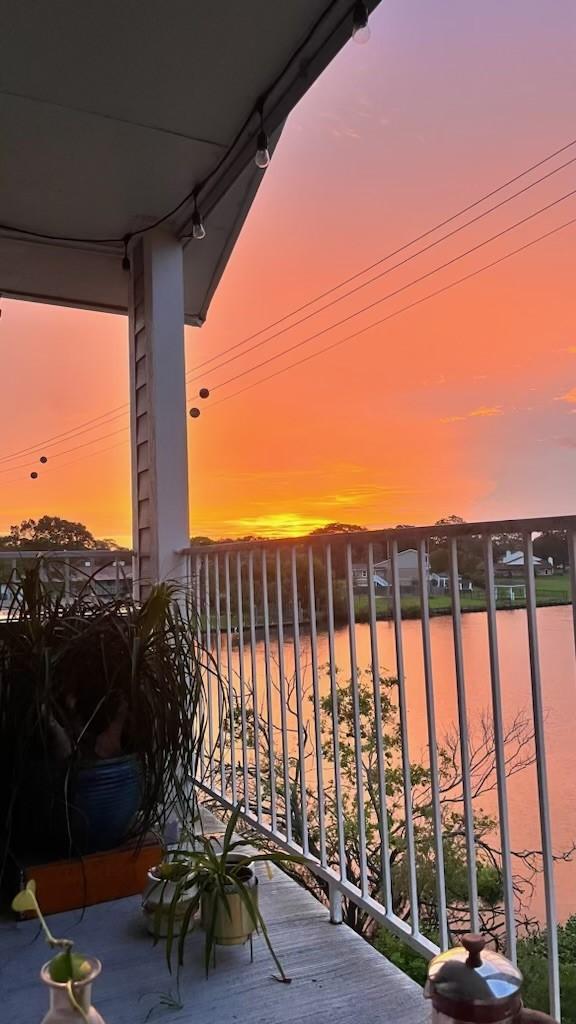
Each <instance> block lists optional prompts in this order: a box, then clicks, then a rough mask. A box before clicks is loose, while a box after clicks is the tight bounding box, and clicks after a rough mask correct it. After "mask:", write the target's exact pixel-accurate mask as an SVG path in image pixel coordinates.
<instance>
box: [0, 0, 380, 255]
mask: <svg viewBox="0 0 576 1024" xmlns="http://www.w3.org/2000/svg"><path fill="white" fill-rule="evenodd" d="M339 6H341V2H340V0H332V2H331V3H329V4H328V6H327V7H325V8H324V10H323V11H322V13H321V14H320V15H319V16H318V18H317V19H316V20H315V21H314V23H313V24H312V25H311V27H310V29H309V30H308V32H307V33H306V35H305V36H304V38H303V39H302V41H301V42H300V43H299V45H298V46H297V48H296V49H295V50H294V52H293V53H292V54H291V56H290V57H289V59H288V60H287V62H286V64H285V65H284V66H283V67H282V69H281V71H280V72H279V73H278V74H277V75H276V77H275V78H274V79H273V81H272V82H271V83H270V84H269V86H268V88H267V89H266V91H265V92H264V93H262V94H261V95H260V97H259V98H258V100H257V102H256V104H255V106H254V107H253V108H252V109H251V110H250V112H249V113H248V115H247V116H246V117H245V119H244V121H243V122H242V124H241V125H240V127H239V128H238V131H237V132H236V134H235V136H234V138H233V139H232V142H231V143H230V144H229V146H228V147H227V149H226V152H225V153H223V155H222V156H221V158H220V159H219V160H218V161H217V162H216V164H215V165H214V167H213V168H212V169H211V170H210V171H208V173H207V174H206V175H205V176H204V178H202V180H201V181H199V182H196V184H195V185H194V186H193V187H192V188H191V189H190V190H189V191H188V192H187V193H186V195H184V196H183V198H182V199H180V200H179V201H178V202H177V203H176V204H175V205H174V206H172V207H171V209H169V210H168V211H167V212H166V213H164V214H162V215H161V216H160V217H157V218H156V220H155V221H153V222H152V223H151V224H147V225H146V226H145V227H142V228H135V229H134V230H133V231H130V232H126V233H125V234H123V235H120V236H110V237H104V238H103V237H96V238H95V237H87V236H74V235H59V234H52V233H49V232H43V231H35V230H33V229H28V228H24V227H21V226H20V225H14V224H0V231H8V232H10V233H12V234H17V235H23V236H27V237H29V238H38V239H41V240H43V241H46V242H65V243H66V242H68V243H70V244H83V245H96V246H99V245H120V244H121V245H122V246H123V250H122V265H123V267H124V268H125V269H127V264H128V259H127V247H128V244H129V242H130V241H131V240H132V239H133V238H135V237H136V236H138V235H145V234H147V233H148V232H150V231H153V230H154V229H155V228H157V227H160V226H161V225H162V224H165V223H166V221H169V220H171V219H172V217H175V216H176V214H178V213H180V211H181V210H182V209H183V207H184V206H186V205H187V204H188V203H189V202H190V201H191V200H193V201H194V213H196V214H197V215H198V218H199V219H200V221H201V223H202V224H203V221H202V217H201V214H200V210H199V202H200V195H201V194H202V193H203V192H205V191H206V189H207V187H208V185H209V184H210V183H211V182H212V181H213V179H214V178H215V177H216V176H217V175H218V174H219V172H220V171H221V170H222V168H223V167H224V166H225V164H226V163H227V162H228V160H230V159H231V157H232V154H233V153H234V151H235V150H236V148H237V147H238V145H239V144H240V143H241V142H242V140H243V138H244V136H245V135H246V134H247V133H248V132H250V131H251V130H253V129H251V125H252V124H253V122H254V120H257V124H258V126H259V128H258V134H257V137H256V146H257V149H256V156H257V155H258V142H259V133H260V131H262V130H263V120H262V119H263V112H264V108H265V106H266V105H267V104H268V103H269V100H270V98H271V97H272V96H273V94H274V92H275V91H276V90H277V89H278V88H279V87H280V86H281V84H282V80H283V79H284V78H285V77H286V76H287V75H288V74H289V73H290V71H291V69H292V68H293V67H296V68H297V69H298V70H297V74H296V79H295V80H296V81H298V80H299V79H303V80H306V78H307V73H308V62H307V61H305V60H303V59H302V54H303V52H304V51H305V49H306V48H307V46H308V44H309V43H310V40H311V39H313V37H314V35H315V34H316V32H318V30H319V29H320V28H321V27H322V24H323V23H324V22H325V21H328V20H329V19H330V17H331V16H332V14H333V12H334V10H335V9H336V8H337V7H339ZM358 6H359V5H358V3H355V4H353V5H352V6H349V7H348V8H347V9H346V10H345V11H344V12H343V14H342V17H341V18H339V19H338V21H337V22H336V23H335V25H334V26H333V28H332V30H331V32H330V34H329V36H328V38H327V39H326V40H325V41H324V42H325V44H327V43H329V42H330V40H331V39H332V38H333V37H334V36H335V35H337V34H338V33H340V31H341V30H342V28H343V27H344V26H345V25H346V24H347V23H348V24H349V25H350V31H351V33H352V35H356V34H357V32H358V31H359V26H358V12H357V8H358ZM361 6H363V7H364V8H365V4H362V5H361ZM364 27H365V28H367V27H368V12H367V9H366V24H365V26H364ZM266 148H267V147H266ZM194 213H193V214H192V237H194V238H196V239H200V238H204V237H205V231H204V234H201V233H198V230H197V232H196V233H194ZM182 237H183V238H188V237H190V236H188V235H183V236H182Z"/></svg>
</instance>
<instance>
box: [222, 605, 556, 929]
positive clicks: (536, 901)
mask: <svg viewBox="0 0 576 1024" xmlns="http://www.w3.org/2000/svg"><path fill="white" fill-rule="evenodd" d="M537 615H538V632H539V644H540V664H541V673H542V688H543V700H544V707H545V715H546V723H545V733H546V746H547V755H548V773H549V788H550V803H551V816H552V826H553V840H554V850H555V853H561V852H562V851H564V850H566V849H568V848H569V847H570V845H571V843H572V842H573V841H576V665H575V658H574V632H573V624H572V609H571V607H569V606H563V607H550V608H540V609H538V613H537ZM497 624H498V643H499V653H500V672H501V684H502V699H503V710H504V719H505V724H510V723H511V722H512V720H513V719H514V717H515V715H517V714H518V713H519V712H521V711H525V712H526V713H527V714H529V715H530V716H531V692H530V669H529V660H528V635H527V627H526V612H525V611H522V610H517V611H501V612H498V614H497ZM377 630H378V647H379V663H380V666H381V671H382V672H383V674H389V675H394V674H395V654H394V651H395V647H394V629H393V625H392V623H390V622H379V623H378V627H377ZM430 632H431V643H432V659H433V673H434V692H435V698H436V717H437V735H438V739H439V741H440V742H441V741H442V737H443V735H444V734H445V733H446V731H447V730H449V729H450V728H451V727H452V726H454V725H455V723H456V722H457V707H456V689H455V672H454V648H453V635H452V620H451V619H450V618H448V617H445V618H444V617H437V618H433V619H432V621H431V628H430ZM462 636H463V649H464V668H465V678H466V689H467V700H468V716H469V721H470V727H471V732H472V734H474V733H475V732H476V733H477V728H478V723H479V721H480V718H481V716H482V713H483V712H484V711H486V712H487V713H489V712H490V674H489V660H488V643H487V623H486V616H485V614H483V613H478V614H468V615H463V616H462ZM301 639H302V652H303V658H304V660H305V661H306V660H309V641H308V636H307V634H306V633H305V632H304V631H303V633H302V638H301ZM247 640H248V635H246V641H247ZM403 642H404V659H405V671H406V687H407V700H408V713H409V740H410V757H411V760H412V761H417V760H422V761H423V762H424V763H426V762H427V724H426V712H425V693H424V674H423V664H422V640H421V623H420V621H419V620H411V621H407V622H405V623H404V624H403ZM318 646H319V663H320V665H322V664H326V663H327V662H328V638H327V636H326V635H325V634H320V635H319V637H318ZM356 649H357V664H358V666H359V668H361V669H362V668H366V669H367V668H368V667H369V666H370V664H371V655H370V631H369V626H368V625H359V626H357V627H356ZM277 651H278V648H277V643H276V642H275V640H274V639H273V641H272V652H273V654H275V656H276V658H277ZM222 654H223V657H224V659H225V651H224V650H223V652H222ZM284 656H285V662H286V674H289V673H290V671H291V670H292V668H293V664H294V655H293V645H292V637H291V636H290V635H288V633H287V634H286V637H285V645H284ZM233 659H234V661H235V663H236V666H237V659H238V651H237V649H236V648H235V649H234V652H233ZM336 662H337V664H338V667H339V669H340V671H341V673H342V676H341V677H342V679H345V678H347V677H348V675H349V666H350V651H349V638H348V631H347V629H342V630H339V631H338V633H337V635H336ZM245 670H246V677H247V678H250V675H251V672H250V664H249V653H248V650H246V656H245ZM274 670H275V673H277V665H275V666H274ZM305 677H306V679H305V681H307V682H308V683H309V680H310V673H309V671H306V672H305ZM257 678H258V685H259V689H260V702H261V701H262V698H263V692H264V649H263V643H262V641H261V640H259V641H258V650H257ZM327 683H328V681H327V679H326V677H325V676H323V677H322V679H321V689H322V690H323V691H324V692H326V691H327ZM274 703H275V705H276V710H275V716H276V714H279V702H278V701H277V700H275V702H274ZM305 706H306V705H305ZM308 708H309V705H308ZM508 798H509V808H510V825H511V841H512V848H513V849H514V850H524V849H538V848H539V847H540V835H539V825H538V820H539V819H538V795H537V787H536V772H535V767H534V766H530V767H528V768H526V769H525V770H523V771H522V772H520V773H519V774H516V775H513V776H512V777H510V779H509V782H508ZM481 806H482V807H483V809H484V810H486V811H488V812H490V813H495V812H496V810H497V801H496V795H495V793H493V792H491V793H487V794H486V795H485V796H484V798H483V799H482V801H481ZM555 881H556V890H557V906H558V917H559V920H565V919H566V918H567V917H568V916H569V915H570V914H572V913H576V861H573V862H571V863H560V864H558V865H557V867H556V878H555ZM543 906H544V905H543V894H542V886H541V884H540V885H537V887H536V891H535V893H534V896H533V898H532V901H531V903H530V909H531V911H532V912H533V913H534V914H535V915H536V916H538V917H539V918H540V919H542V918H543V917H544V910H543Z"/></svg>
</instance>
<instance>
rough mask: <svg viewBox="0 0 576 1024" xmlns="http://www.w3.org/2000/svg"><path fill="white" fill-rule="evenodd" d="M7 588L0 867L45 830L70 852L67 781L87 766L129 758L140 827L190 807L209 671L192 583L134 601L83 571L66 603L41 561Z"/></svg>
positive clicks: (2, 628) (0, 710)
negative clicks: (108, 591)
mask: <svg viewBox="0 0 576 1024" xmlns="http://www.w3.org/2000/svg"><path fill="white" fill-rule="evenodd" d="M13 595H14V596H13V599H12V602H11V604H10V606H9V608H8V611H7V620H6V622H4V623H2V624H1V625H0V775H1V777H2V779H3V785H2V787H0V834H1V835H2V845H1V846H0V877H1V875H2V870H3V867H4V865H5V863H6V859H7V858H8V857H10V856H13V857H14V856H29V855H30V854H31V853H32V852H34V854H36V850H34V849H33V848H34V847H35V846H38V845H44V846H46V843H45V839H46V836H51V842H50V843H49V844H48V845H49V846H50V851H49V852H50V853H51V854H52V855H55V856H62V855H66V854H67V855H70V854H71V853H76V852H78V840H77V838H76V837H75V834H74V813H75V800H76V795H75V784H76V780H77V779H78V777H79V772H80V770H82V771H84V770H85V768H86V767H89V768H97V767H98V765H99V764H101V763H102V762H108V763H110V762H111V761H112V760H113V759H118V758H122V757H132V758H133V759H134V760H135V761H137V764H138V775H139V792H138V794H137V797H138V804H139V806H138V807H137V811H138V813H137V817H136V818H135V820H134V821H133V824H132V831H131V834H132V835H135V836H137V837H138V838H140V839H142V838H143V837H144V836H145V834H146V833H147V832H148V831H149V830H150V829H152V828H157V829H159V830H162V829H163V828H164V826H165V823H166V821H167V820H168V818H169V817H170V816H171V814H172V812H173V810H174V808H175V807H179V808H180V810H181V809H182V808H184V810H185V811H186V812H188V813H190V799H191V798H190V796H189V789H188V779H190V778H192V777H193V776H194V773H195V770H196V761H197V754H198V751H199V747H200V744H201V742H202V737H203V732H204V715H203V707H204V706H205V701H204V698H203V694H204V684H203V672H205V671H213V668H212V665H211V659H210V656H209V655H208V654H207V652H206V651H205V650H204V649H203V648H202V646H201V645H200V643H199V641H198V639H197V637H198V630H197V616H196V611H195V608H194V606H193V604H192V602H191V598H190V595H189V593H187V592H182V591H181V590H180V589H178V588H177V587H176V586H175V585H174V584H170V583H162V584H159V585H157V586H155V587H153V588H152V589H151V591H150V593H149V596H148V597H147V598H146V599H145V600H144V601H143V602H141V603H140V602H137V601H136V600H134V599H133V598H132V597H129V596H127V597H118V598H116V597H114V598H111V597H109V596H103V595H102V594H100V593H99V592H98V589H97V588H96V587H94V585H93V582H92V580H91V578H87V580H86V583H85V585H84V586H83V587H82V589H81V591H80V593H79V594H78V595H77V596H76V597H74V599H73V600H72V601H71V603H67V602H65V601H64V599H63V597H62V594H61V593H60V592H58V591H56V592H55V591H53V590H51V589H50V587H49V586H48V585H47V584H46V583H45V582H44V581H43V579H42V563H41V562H39V563H37V564H36V565H35V566H33V567H32V568H31V569H29V570H28V571H26V572H24V573H23V574H22V576H21V577H20V578H19V579H18V581H17V583H16V582H15V583H14V585H13ZM31 808H34V813H31V811H30V809H31ZM43 811H44V813H42V812H43ZM111 845H114V844H111ZM40 852H41V853H42V855H44V856H45V855H46V851H45V850H41V851H40Z"/></svg>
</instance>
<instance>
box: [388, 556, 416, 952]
mask: <svg viewBox="0 0 576 1024" xmlns="http://www.w3.org/2000/svg"><path fill="white" fill-rule="evenodd" d="M390 565H391V576H392V614H393V617H394V643H395V648H396V676H397V679H398V714H399V718H400V742H401V745H402V778H403V781H404V818H405V829H406V852H407V854H408V891H409V893H410V924H411V926H412V934H413V935H417V934H419V932H420V920H419V916H420V915H419V913H418V879H417V876H416V850H415V844H414V820H413V817H412V813H413V810H412V772H411V769H410V751H409V742H408V707H407V702H406V678H405V673H404V648H403V643H402V596H401V593H400V574H399V572H398V541H396V540H393V541H392V543H391V545H390Z"/></svg>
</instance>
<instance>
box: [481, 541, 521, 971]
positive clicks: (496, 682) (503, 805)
mask: <svg viewBox="0 0 576 1024" xmlns="http://www.w3.org/2000/svg"><path fill="white" fill-rule="evenodd" d="M484 572H485V578H484V582H485V586H486V617H487V621H488V650H489V655H490V683H491V689H492V717H493V720H494V753H495V758H496V785H497V792H498V814H499V819H500V838H501V842H502V877H503V886H504V915H505V921H506V951H507V954H508V956H509V957H510V959H511V960H513V961H514V962H516V922H515V920H514V883H513V877H512V856H511V851H510V825H509V820H508V792H507V787H506V751H505V749H504V720H503V716H502V694H501V689H500V661H499V658H498V629H497V625H496V602H495V598H494V559H493V549H492V537H490V536H485V537H484Z"/></svg>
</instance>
